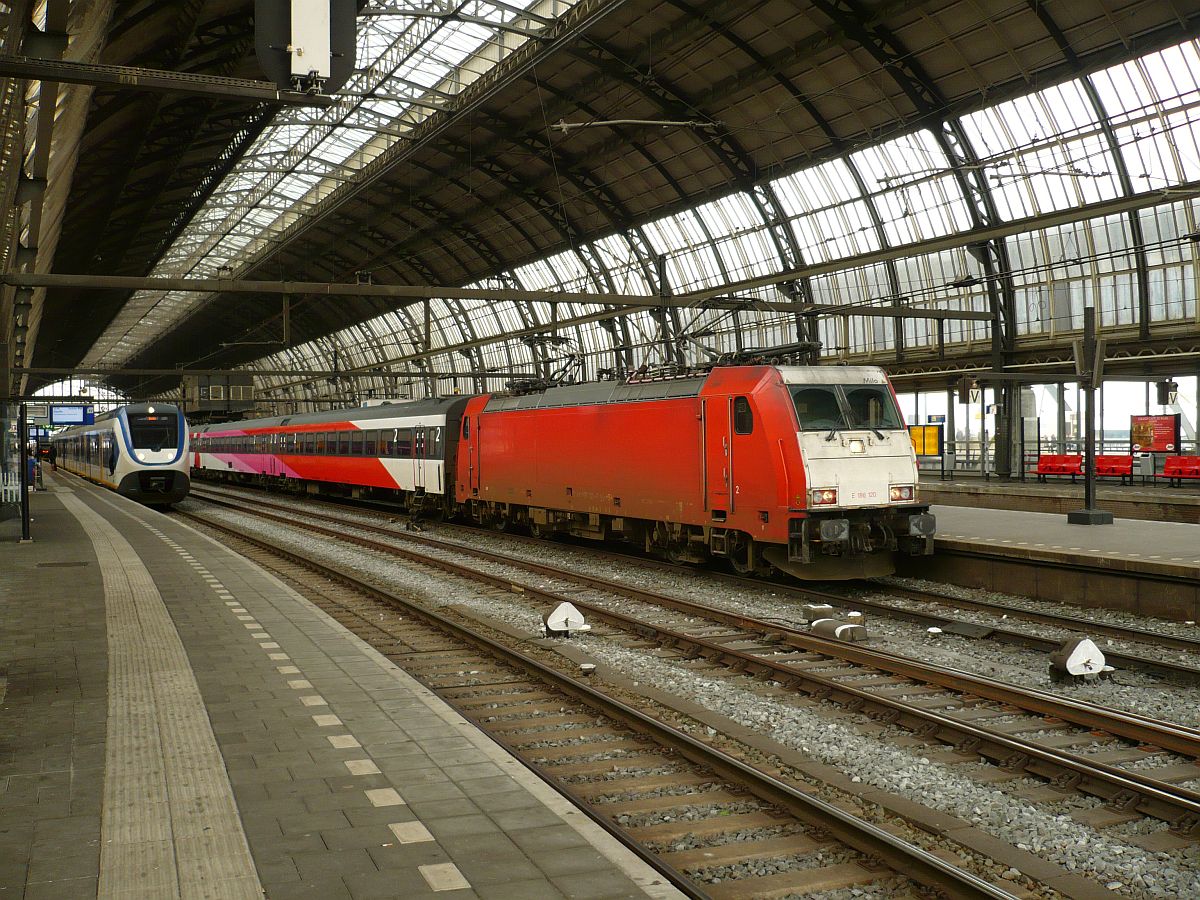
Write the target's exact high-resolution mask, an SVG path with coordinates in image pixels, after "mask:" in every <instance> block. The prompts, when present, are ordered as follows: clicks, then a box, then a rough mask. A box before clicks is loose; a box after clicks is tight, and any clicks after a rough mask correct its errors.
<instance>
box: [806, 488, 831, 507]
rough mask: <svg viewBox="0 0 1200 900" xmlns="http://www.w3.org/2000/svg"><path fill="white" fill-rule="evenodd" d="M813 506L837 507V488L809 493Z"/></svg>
mask: <svg viewBox="0 0 1200 900" xmlns="http://www.w3.org/2000/svg"><path fill="white" fill-rule="evenodd" d="M809 496H810V497H811V502H812V505H813V506H836V505H837V500H838V492H837V488H813V489H812V490H811V491H810V492H809Z"/></svg>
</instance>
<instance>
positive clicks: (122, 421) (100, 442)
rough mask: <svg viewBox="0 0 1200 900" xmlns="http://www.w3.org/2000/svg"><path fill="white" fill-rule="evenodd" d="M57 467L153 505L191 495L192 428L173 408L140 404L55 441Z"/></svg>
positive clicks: (73, 429) (65, 432) (65, 433)
mask: <svg viewBox="0 0 1200 900" xmlns="http://www.w3.org/2000/svg"><path fill="white" fill-rule="evenodd" d="M50 440H51V442H52V443H53V444H54V446H55V447H56V448H57V449H58V460H57V465H59V466H61V467H62V468H64V469H66V470H67V471H68V472H74V473H75V474H76V475H81V476H83V477H84V478H87V479H89V480H91V481H94V482H96V483H97V484H102V485H104V486H105V487H107V488H111V489H112V490H114V491H116V492H117V493H118V494H122V495H124V496H126V497H130V498H132V499H134V500H137V501H139V502H141V503H146V504H149V505H151V506H169V505H171V504H172V503H178V502H179V501H180V500H182V499H183V498H184V497H186V496H187V494H188V490H189V489H190V487H191V478H190V474H189V460H188V456H187V451H188V426H187V420H186V419H185V418H184V416H183V412H182V411H181V410H180V409H179V407H177V406H172V405H171V404H169V403H135V404H130V405H129V406H122V407H119V408H117V409H114V410H112V411H111V412H107V413H102V414H101V415H98V416H96V421H95V424H93V425H73V426H71V427H70V428H65V429H63V430H62V431H58V432H55V433H54V434H53V435H51V436H50Z"/></svg>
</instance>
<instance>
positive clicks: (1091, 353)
mask: <svg viewBox="0 0 1200 900" xmlns="http://www.w3.org/2000/svg"><path fill="white" fill-rule="evenodd" d="M1082 368H1083V369H1084V373H1083V375H1082V376H1081V377H1080V382H1081V384H1082V386H1083V396H1084V406H1085V407H1086V408H1087V419H1086V421H1085V429H1084V441H1083V509H1076V510H1072V511H1071V512H1069V513H1067V522H1068V523H1069V524H1071V525H1111V524H1112V523H1113V514H1112V513H1110V512H1107V511H1105V510H1102V509H1096V382H1097V380H1098V378H1099V375H1100V372H1099V368H1100V367H1099V366H1098V365H1097V363H1096V310H1095V308H1094V307H1091V306H1089V307H1086V308H1085V309H1084V311H1083V366H1082Z"/></svg>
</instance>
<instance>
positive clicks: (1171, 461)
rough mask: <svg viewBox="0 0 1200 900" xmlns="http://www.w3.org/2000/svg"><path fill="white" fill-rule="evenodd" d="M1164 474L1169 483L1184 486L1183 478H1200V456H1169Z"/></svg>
mask: <svg viewBox="0 0 1200 900" xmlns="http://www.w3.org/2000/svg"><path fill="white" fill-rule="evenodd" d="M1162 474H1163V477H1164V478H1166V479H1167V483H1168V484H1171V485H1176V486H1179V487H1183V479H1185V478H1200V456H1168V457H1167V458H1166V459H1165V460H1164V461H1163V470H1162Z"/></svg>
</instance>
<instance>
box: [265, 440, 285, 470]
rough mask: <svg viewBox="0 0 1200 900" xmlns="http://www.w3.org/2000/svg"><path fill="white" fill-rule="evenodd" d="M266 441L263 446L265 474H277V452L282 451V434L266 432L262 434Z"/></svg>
mask: <svg viewBox="0 0 1200 900" xmlns="http://www.w3.org/2000/svg"><path fill="white" fill-rule="evenodd" d="M263 440H265V441H266V446H265V447H264V448H263V449H264V450H265V451H266V454H267V469H266V471H267V474H268V475H278V474H279V471H280V469H279V454H280V453H281V452H282V449H283V448H282V444H283V435H281V434H268V435H264V436H263Z"/></svg>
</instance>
